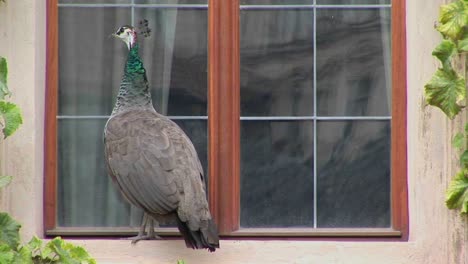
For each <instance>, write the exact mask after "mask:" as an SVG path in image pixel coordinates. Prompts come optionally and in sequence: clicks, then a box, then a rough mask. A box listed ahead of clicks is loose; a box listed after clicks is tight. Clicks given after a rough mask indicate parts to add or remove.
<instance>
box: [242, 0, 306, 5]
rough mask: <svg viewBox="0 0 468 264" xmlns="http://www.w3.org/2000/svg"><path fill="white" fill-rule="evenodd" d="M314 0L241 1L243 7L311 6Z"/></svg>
mask: <svg viewBox="0 0 468 264" xmlns="http://www.w3.org/2000/svg"><path fill="white" fill-rule="evenodd" d="M313 3H314V0H240V4H241V5H307V4H309V5H311V4H313Z"/></svg>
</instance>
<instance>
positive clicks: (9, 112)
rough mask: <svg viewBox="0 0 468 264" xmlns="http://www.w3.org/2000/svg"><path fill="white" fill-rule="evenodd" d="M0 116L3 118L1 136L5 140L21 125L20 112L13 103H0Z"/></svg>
mask: <svg viewBox="0 0 468 264" xmlns="http://www.w3.org/2000/svg"><path fill="white" fill-rule="evenodd" d="M0 115H2V116H3V121H4V122H5V123H4V124H3V125H4V127H3V135H4V137H5V138H7V137H9V136H11V134H13V132H15V131H16V130H17V129H18V127H19V126H20V125H21V124H22V123H23V118H22V117H21V110H20V109H19V107H18V106H17V105H15V104H13V103H10V102H5V101H0Z"/></svg>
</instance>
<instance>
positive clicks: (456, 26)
mask: <svg viewBox="0 0 468 264" xmlns="http://www.w3.org/2000/svg"><path fill="white" fill-rule="evenodd" d="M466 6H467V3H466V2H464V1H456V2H453V3H450V4H447V5H442V6H441V7H440V16H439V21H440V23H441V24H440V25H439V26H438V27H437V30H439V32H440V33H442V34H443V35H444V36H446V37H449V38H451V39H454V40H455V39H458V38H459V36H460V35H461V34H462V33H463V27H464V26H465V25H467V24H468V8H467V7H466Z"/></svg>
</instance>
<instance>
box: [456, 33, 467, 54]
mask: <svg viewBox="0 0 468 264" xmlns="http://www.w3.org/2000/svg"><path fill="white" fill-rule="evenodd" d="M458 51H459V52H468V36H465V37H464V38H463V39H461V40H460V41H458Z"/></svg>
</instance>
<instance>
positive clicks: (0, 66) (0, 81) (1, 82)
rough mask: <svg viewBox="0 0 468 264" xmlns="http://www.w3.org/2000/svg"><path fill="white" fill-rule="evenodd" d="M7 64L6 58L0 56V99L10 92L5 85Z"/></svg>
mask: <svg viewBox="0 0 468 264" xmlns="http://www.w3.org/2000/svg"><path fill="white" fill-rule="evenodd" d="M7 76H8V66H7V62H6V59H5V58H3V57H0V100H3V99H5V96H6V95H9V94H10V91H9V90H8V85H7Z"/></svg>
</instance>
